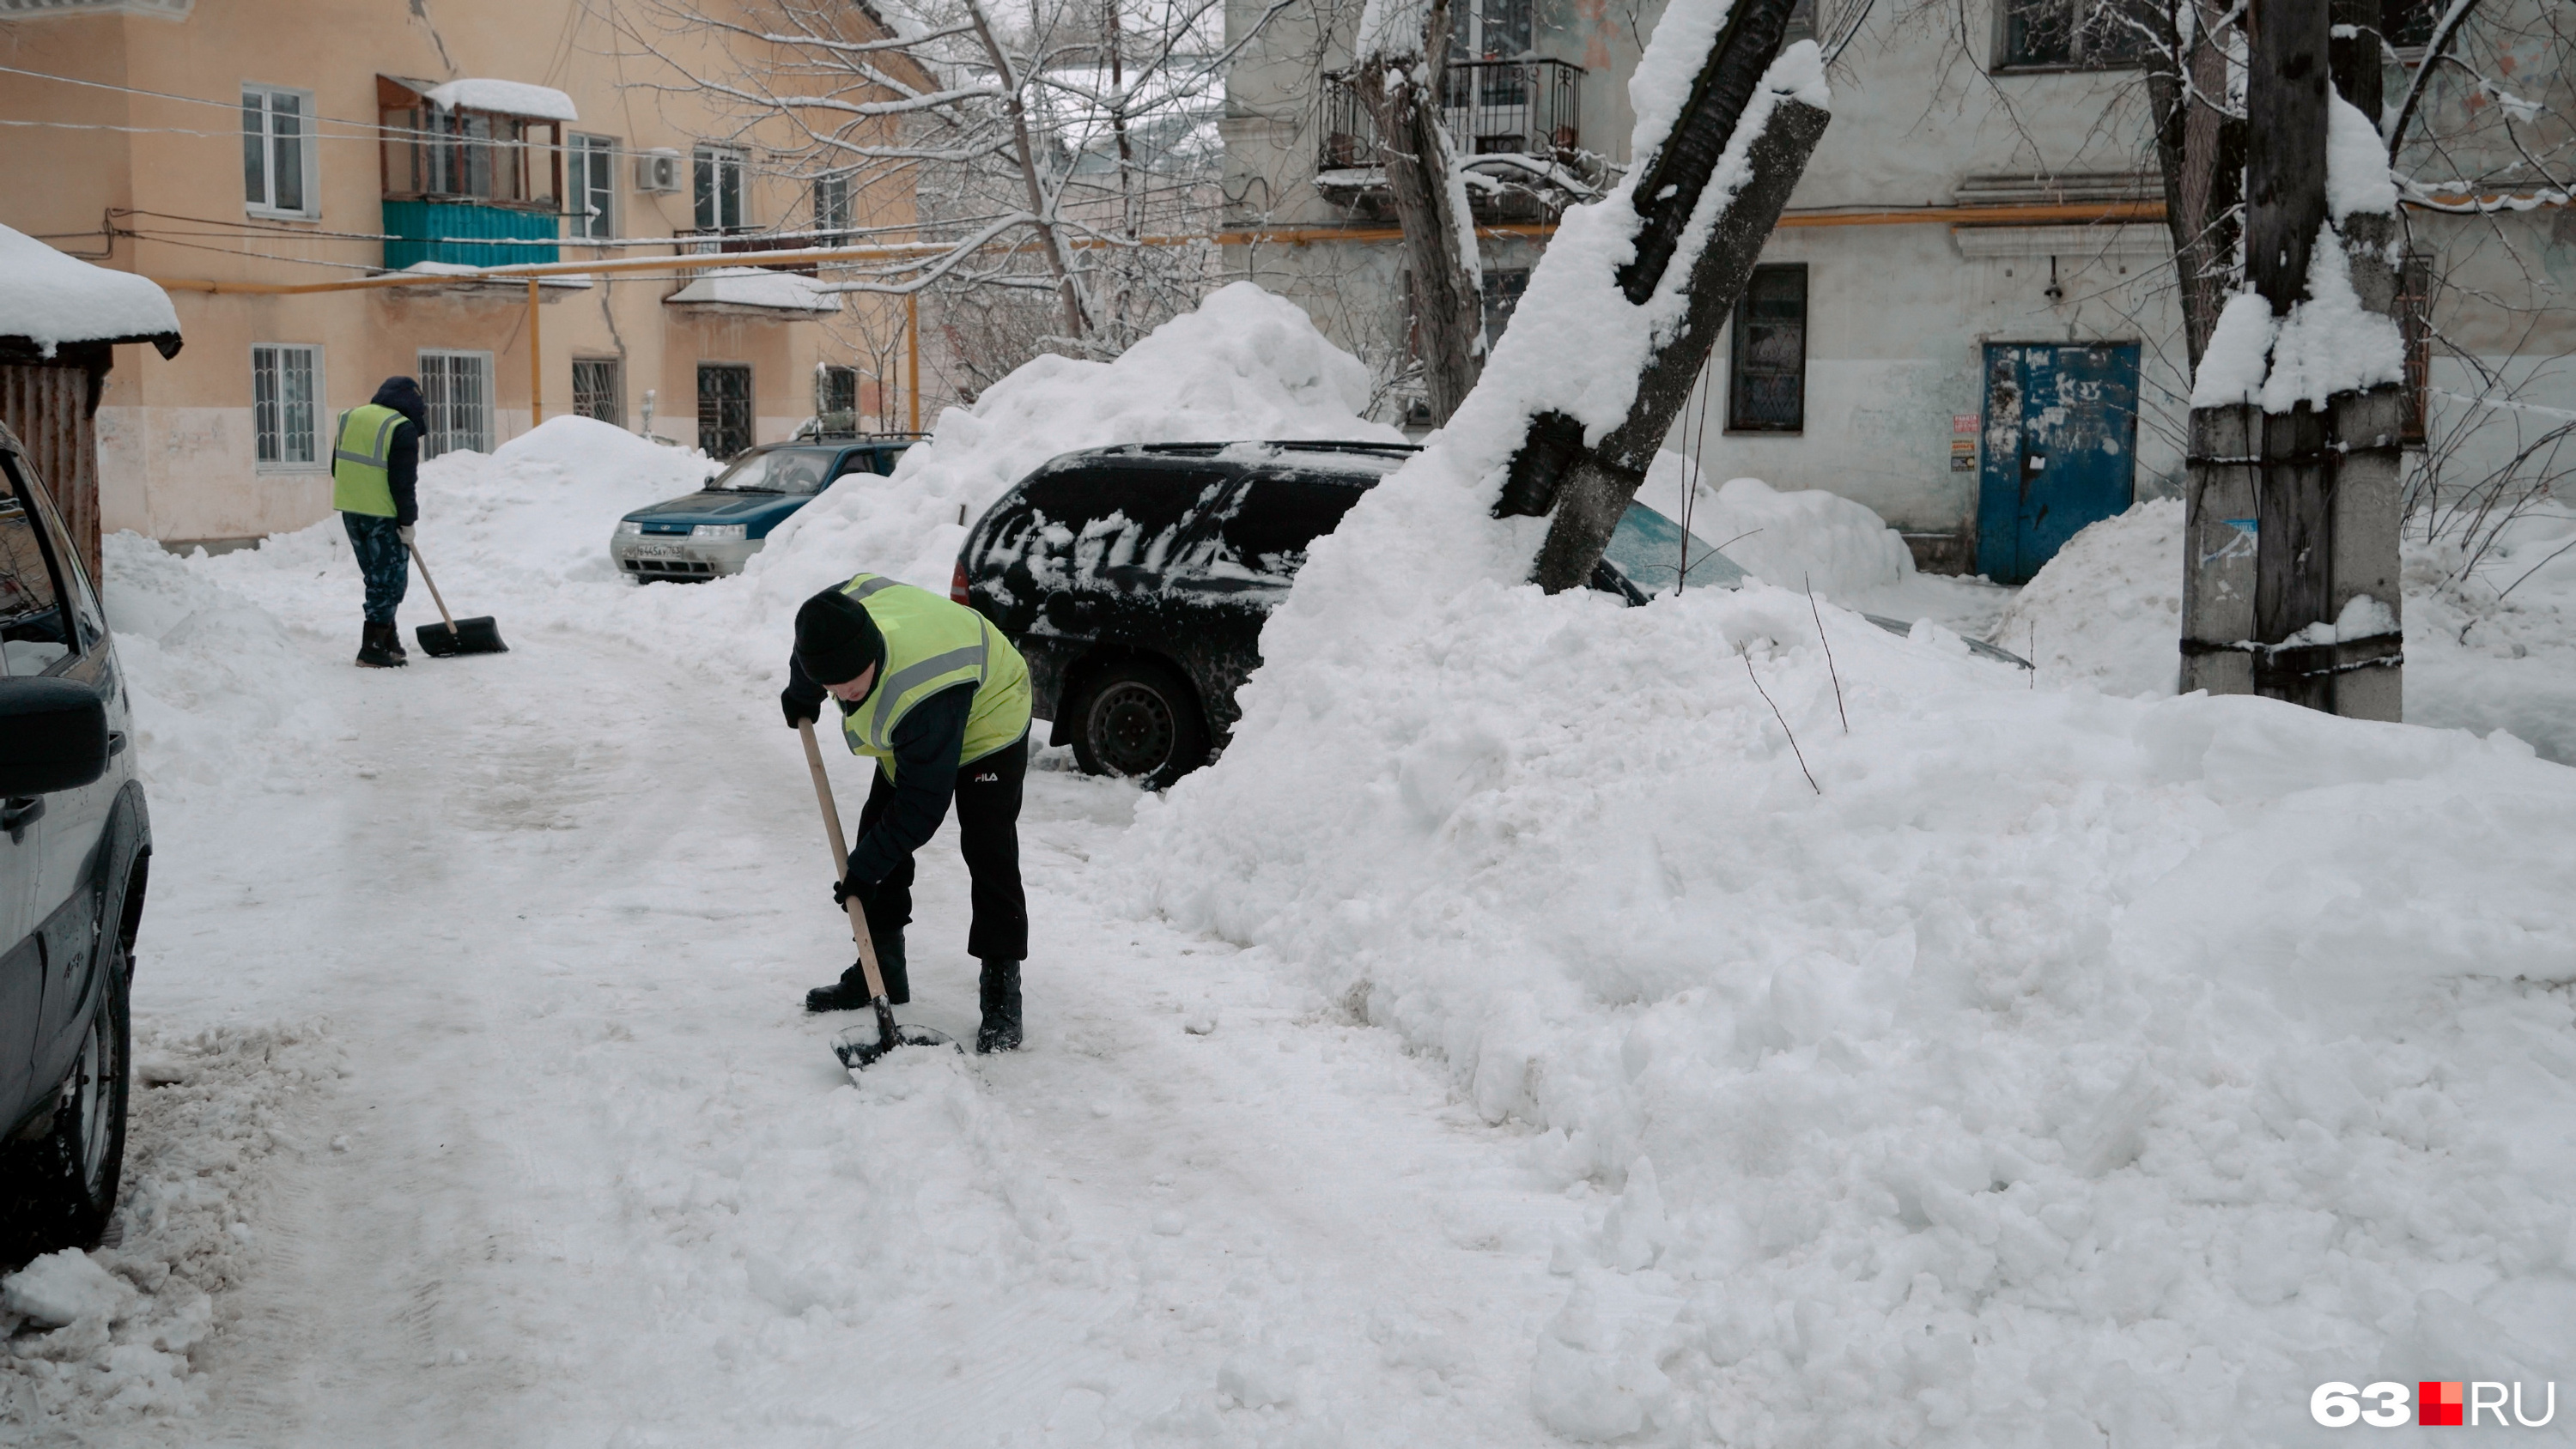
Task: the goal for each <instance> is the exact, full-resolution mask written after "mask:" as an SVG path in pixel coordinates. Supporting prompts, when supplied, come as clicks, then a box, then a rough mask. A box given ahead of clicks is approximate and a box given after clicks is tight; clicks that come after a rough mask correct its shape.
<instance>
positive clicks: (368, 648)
mask: <svg viewBox="0 0 2576 1449" xmlns="http://www.w3.org/2000/svg"><path fill="white" fill-rule="evenodd" d="M393 634H394V626H393V625H391V624H376V623H370V624H368V625H367V626H366V628H365V630H364V631H362V632H361V633H360V635H359V643H358V665H359V667H360V668H362V669H400V668H402V667H403V666H404V665H406V664H409V663H410V662H411V660H410V659H409V658H408V657H406V656H405V655H404V654H403V652H402V643H401V641H399V640H397V639H395V638H394V637H393Z"/></svg>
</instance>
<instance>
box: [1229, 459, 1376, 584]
mask: <svg viewBox="0 0 2576 1449" xmlns="http://www.w3.org/2000/svg"><path fill="white" fill-rule="evenodd" d="M1363 491H1364V490H1363V489H1361V488H1360V487H1357V486H1355V485H1353V484H1349V483H1340V482H1326V481H1324V480H1322V479H1317V478H1299V477H1295V476H1288V477H1271V478H1264V477H1254V478H1252V479H1251V480H1250V481H1248V482H1246V483H1245V484H1244V486H1243V491H1242V492H1241V493H1239V494H1237V495H1235V503H1234V507H1233V509H1232V510H1231V511H1229V512H1228V513H1227V514H1226V515H1225V516H1224V517H1222V518H1220V519H1219V520H1218V521H1217V543H1218V549H1219V558H1220V560H1221V561H1223V562H1226V563H1231V564H1234V565H1236V566H1238V567H1240V568H1243V569H1246V570H1249V571H1250V572H1252V573H1256V574H1265V575H1271V576H1275V577H1277V578H1281V579H1285V578H1287V577H1289V576H1290V575H1292V574H1294V573H1296V572H1297V570H1298V569H1299V568H1301V567H1303V566H1304V564H1305V562H1306V545H1308V544H1310V543H1313V542H1314V541H1315V540H1316V539H1317V538H1320V537H1322V536H1323V535H1325V534H1327V533H1330V532H1332V531H1333V528H1334V526H1335V525H1337V524H1339V523H1340V522H1341V521H1342V515H1343V514H1345V513H1348V512H1350V511H1351V505H1352V504H1354V503H1357V502H1359V501H1360V494H1361V493H1362V492H1363Z"/></svg>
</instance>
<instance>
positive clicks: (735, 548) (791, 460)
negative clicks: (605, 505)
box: [608, 434, 914, 583]
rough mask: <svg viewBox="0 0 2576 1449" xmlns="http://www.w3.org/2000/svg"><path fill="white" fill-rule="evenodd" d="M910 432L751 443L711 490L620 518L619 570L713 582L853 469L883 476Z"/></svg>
mask: <svg viewBox="0 0 2576 1449" xmlns="http://www.w3.org/2000/svg"><path fill="white" fill-rule="evenodd" d="M913 442H914V439H913V438H912V437H911V436H910V435H908V434H907V435H903V436H899V437H886V436H868V437H861V438H854V439H847V440H844V439H836V438H815V439H799V440H797V441H795V442H791V443H771V444H768V445H766V446H764V447H758V448H754V449H752V450H751V451H749V452H747V453H744V454H743V455H742V456H740V457H738V458H736V459H734V460H733V463H732V464H731V465H730V466H728V467H727V468H726V469H725V470H724V471H723V472H722V473H719V474H717V475H716V476H715V477H714V478H713V479H712V480H710V481H709V482H708V484H707V486H706V487H704V488H701V489H699V490H698V491H697V492H695V493H691V494H687V495H684V496H682V497H679V498H666V499H664V500H662V501H661V502H659V503H656V504H653V505H652V506H651V507H648V508H638V509H636V510H635V511H634V512H632V513H629V514H627V515H626V516H625V517H624V518H622V519H620V520H619V521H618V524H617V532H616V535H615V536H614V537H612V538H611V539H610V540H609V541H608V553H609V557H610V558H612V559H614V560H615V561H616V563H617V567H618V570H619V571H620V572H622V573H624V574H625V575H626V576H627V577H628V578H631V579H634V580H635V581H637V582H638V583H650V582H652V581H653V580H655V579H672V580H692V579H711V578H716V577H719V576H721V575H724V574H738V573H740V572H742V566H743V564H744V563H745V562H746V561H747V560H749V559H750V557H751V556H752V555H753V554H756V553H758V552H760V550H761V549H762V548H763V547H765V546H766V545H767V544H768V542H769V534H770V530H772V529H774V528H776V527H777V526H778V525H780V524H782V523H784V522H786V521H787V520H788V519H789V518H790V517H791V516H793V515H794V514H795V512H796V510H798V509H800V508H802V507H804V506H805V505H806V504H808V503H811V502H813V501H814V500H815V499H816V498H818V497H820V496H821V495H822V492H823V490H824V489H826V488H829V487H830V486H832V484H833V483H834V482H836V481H838V480H839V479H842V478H846V477H848V476H850V475H851V474H853V473H862V474H870V475H874V476H877V477H884V476H887V475H889V474H891V473H893V472H894V465H895V460H896V459H898V458H901V457H902V456H903V453H904V450H905V449H906V448H909V447H911V446H912V444H913Z"/></svg>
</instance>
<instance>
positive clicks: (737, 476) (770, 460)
mask: <svg viewBox="0 0 2576 1449" xmlns="http://www.w3.org/2000/svg"><path fill="white" fill-rule="evenodd" d="M839 456H840V454H839V452H838V450H836V449H832V448H772V449H770V450H769V451H768V452H766V453H753V454H750V455H749V456H747V457H744V458H742V459H739V460H737V461H736V462H735V463H734V465H733V466H732V467H730V468H727V469H726V470H724V472H723V473H721V474H719V475H718V476H717V478H716V481H714V482H713V483H710V484H708V485H707V486H708V487H709V488H721V489H725V490H727V491H729V492H734V493H820V492H822V491H823V485H824V484H825V483H827V482H829V481H831V477H832V460H833V459H834V458H836V457H839Z"/></svg>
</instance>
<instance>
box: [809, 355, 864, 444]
mask: <svg viewBox="0 0 2576 1449" xmlns="http://www.w3.org/2000/svg"><path fill="white" fill-rule="evenodd" d="M814 415H815V416H816V417H818V418H820V419H822V420H823V422H824V424H825V425H826V426H827V427H829V428H835V429H838V430H840V431H844V432H856V431H858V418H859V370H858V369H857V368H855V367H820V368H817V369H815V371H814Z"/></svg>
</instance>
